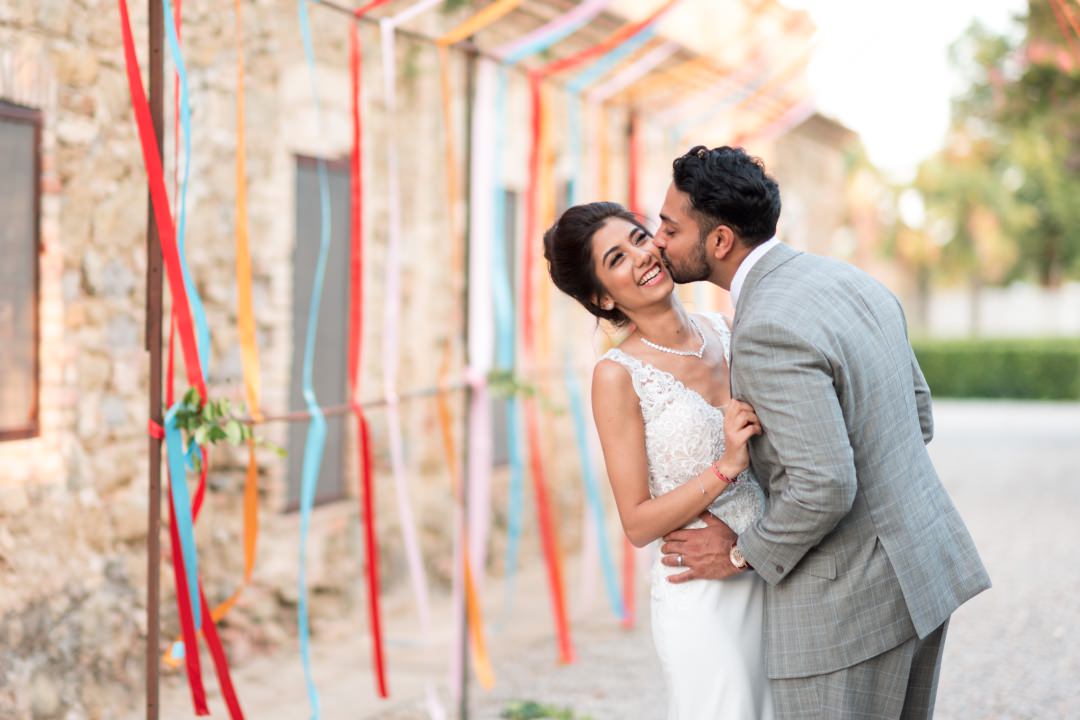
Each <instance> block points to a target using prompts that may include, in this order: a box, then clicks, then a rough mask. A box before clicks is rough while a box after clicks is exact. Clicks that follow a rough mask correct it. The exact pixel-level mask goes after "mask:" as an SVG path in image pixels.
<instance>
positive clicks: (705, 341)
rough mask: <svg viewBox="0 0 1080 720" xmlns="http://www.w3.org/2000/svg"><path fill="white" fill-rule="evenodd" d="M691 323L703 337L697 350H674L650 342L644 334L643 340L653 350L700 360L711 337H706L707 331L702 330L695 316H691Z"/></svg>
mask: <svg viewBox="0 0 1080 720" xmlns="http://www.w3.org/2000/svg"><path fill="white" fill-rule="evenodd" d="M690 325H691V326H693V328H694V330H695V331H696V332H697V334H698V336H699V337H700V338H701V347H700V348H698V349H697V350H673V349H672V348H669V347H664V346H663V345H657V344H656V343H654V342H649V340H647V339H646V338H645V336H644V335H642V336H641V342H643V343H645V344H646V345H648V346H649V347H651V348H652V349H653V350H659V351H660V352H666V353H671V354H672V355H682V356H683V357H696V358H697V359H698V360H700V359H701V358H702V357H704V356H705V348H706V347H708V346H709V339H708V338H707V337H705V333H703V332H701V328H699V327H698V324H697V322H695V321H694V318H690Z"/></svg>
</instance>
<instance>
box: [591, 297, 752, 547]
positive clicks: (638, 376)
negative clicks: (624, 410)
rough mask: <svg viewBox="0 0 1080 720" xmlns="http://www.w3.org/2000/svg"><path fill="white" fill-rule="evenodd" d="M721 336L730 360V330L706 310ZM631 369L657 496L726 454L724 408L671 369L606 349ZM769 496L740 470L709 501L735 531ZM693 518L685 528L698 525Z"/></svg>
mask: <svg viewBox="0 0 1080 720" xmlns="http://www.w3.org/2000/svg"><path fill="white" fill-rule="evenodd" d="M705 317H706V318H707V319H708V320H709V324H710V325H711V326H712V327H713V328H714V329H715V330H716V332H717V333H718V334H719V335H720V339H721V341H722V342H723V345H724V357H725V358H726V359H727V361H728V363H729V364H730V361H731V331H730V330H729V329H728V326H727V323H726V322H724V319H723V317H721V316H720V315H718V314H715V313H708V314H705ZM604 358H605V359H608V360H613V361H614V362H617V363H619V364H620V365H622V366H623V367H625V368H626V369H627V371H628V372H629V373H630V377H631V379H632V380H633V384H634V391H635V392H636V393H637V395H638V399H639V400H640V402H641V415H642V417H643V418H644V420H645V451H646V453H647V455H648V458H649V492H650V494H651V495H652V496H653V497H658V496H660V495H663V494H664V493H666V492H670V491H671V490H674V489H675V488H676V487H678V486H679V485H682V484H683V483H684V482H686V481H688V480H691V479H693V478H694V477H695V476H697V475H698V474H699V473H701V472H703V471H704V470H705V469H706V468H708V467H709V465H711V464H712V463H713V462H714V461H715V460H716V459H717V458H719V457H720V456H721V455H723V453H724V413H723V411H721V410H720V409H719V408H717V407H715V406H713V405H710V404H709V403H708V402H707V401H706V400H705V398H703V397H702V396H701V395H699V394H698V393H697V392H696V391H694V390H691V389H690V388H688V387H686V386H685V385H684V384H683V383H682V382H681V381H679V379H678V378H676V377H675V376H674V375H672V374H671V373H669V372H666V371H664V370H660V369H659V368H656V367H654V366H652V365H650V364H648V363H645V362H642V361H641V360H638V359H637V358H635V357H632V356H631V355H628V354H627V353H625V352H623V351H622V350H619V349H618V348H614V349H612V350H609V351H608V352H607V353H605V354H604ZM764 509H765V495H764V493H763V492H762V490H761V486H760V485H759V484H758V482H757V479H756V478H755V477H754V475H753V473H752V472H751V471H750V470H749V469H748V470H745V471H743V472H742V473H740V474H739V476H738V477H737V478H736V479H735V482H734V484H732V485H731V486H730V487H728V488H727V489H725V490H724V492H722V493H720V496H719V497H717V498H716V500H714V501H713V502H712V504H711V505H709V512H711V513H712V514H713V515H715V516H716V517H718V518H720V519H721V520H723V521H724V522H725V523H726V524H727V525H728V527H730V528H731V529H732V530H734V531H735V532H736V533H742V532H743V531H744V530H746V529H747V528H748V527H750V525H751V524H752V523H753V522H754V521H755V520H757V519H758V518H759V517H761V513H762V512H763V511H764ZM701 524H702V523H701V521H700V520H695V521H694V523H693V524H692V525H689V526H687V527H695V526H700V525H701Z"/></svg>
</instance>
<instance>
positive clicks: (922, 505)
mask: <svg viewBox="0 0 1080 720" xmlns="http://www.w3.org/2000/svg"><path fill="white" fill-rule="evenodd" d="M779 217H780V191H779V188H778V187H777V185H776V182H775V181H773V179H772V178H771V177H769V176H768V175H766V173H765V169H764V167H763V165H762V163H761V161H760V160H757V159H755V158H752V157H750V156H749V155H747V154H746V153H745V152H744V151H743V150H742V149H738V148H730V147H720V148H714V149H712V150H710V149H707V148H705V147H696V148H694V149H692V150H690V152H688V153H687V154H686V155H683V156H682V157H680V158H678V159H676V160H675V162H674V177H673V182H672V184H671V186H670V188H669V189H668V192H667V196H666V198H665V200H664V207H663V210H662V211H661V215H660V218H661V220H662V225H661V227H660V230H659V232H658V233H657V236H656V244H657V246H659V247H660V248H661V252H662V253H663V254H664V256H665V259H666V261H667V263H668V265H669V268H670V272H671V274H672V277H673V278H674V279H675V281H676V282H680V283H687V282H695V281H698V280H708V281H710V282H712V283H715V284H717V285H719V286H720V287H722V288H724V289H726V290H730V291H731V300H732V303H733V304H734V306H735V320H734V328H733V341H732V362H731V385H732V396H733V397H736V398H739V399H741V400H745V401H746V402H748V403H750V404H751V405H753V407H754V410H755V411H756V412H757V415H758V417H759V418H760V419H761V424H762V427H763V428H764V430H765V432H764V434H763V435H762V436H760V437H759V438H756V439H754V440H753V441H751V442H752V445H751V459H752V463H753V468H754V471H755V473H756V474H757V477H758V479H759V480H760V481H761V484H762V486H763V487H764V488H765V489H766V491H767V492H768V493H769V503H768V507H767V509H766V511H765V514H764V516H763V517H762V518H761V520H760V521H758V523H757V524H755V525H754V526H752V527H751V528H750V529H749V530H747V531H746V532H744V533H743V534H742V535H740V536H738V537H737V538H736V536H735V534H734V533H733V532H732V531H731V530H730V529H729V528H728V527H727V526H725V525H724V524H722V523H720V521H718V520H716V519H715V518H712V516H709V515H708V514H707V513H706V514H705V515H706V517H707V522H708V527H706V528H703V529H700V530H680V531H677V532H675V533H672V534H671V535H669V536H668V537H667V538H665V540H666V542H665V543H664V545H663V546H662V548H661V550H662V552H663V553H664V555H665V557H664V559H663V562H664V563H665V564H667V565H673V566H674V565H677V564H678V562H677V558H676V556H678V555H681V556H682V558H681V561H682V565H684V566H686V567H688V570H687V571H686V572H685V573H682V574H680V575H677V576H674V577H672V578H671V580H672V582H684V581H686V580H692V579H696V578H706V579H724V578H727V577H730V576H732V575H734V574H736V573H740V572H746V571H748V570H750V569H753V571H755V572H757V573H758V574H759V575H760V576H761V577H762V578H764V579H765V581H766V582H767V583H768V588H767V591H766V610H765V651H766V653H765V656H766V666H767V668H766V669H767V673H768V676H769V677H770V678H772V688H773V693H774V696H775V701H776V706H777V710H778V713H779V715H780V716H781V717H790V718H810V717H814V718H829V719H833V718H855V717H883V718H900V717H903V718H923V717H930V716H931V715H932V714H933V708H934V698H935V694H936V692H937V681H938V674H939V670H940V667H941V655H942V649H943V646H944V642H945V632H946V629H947V627H948V623H949V616H950V615H951V614H952V612H953V611H954V610H956V608H958V607H959V606H960V605H961V604H962V603H964V602H965V601H966V600H968V599H969V598H971V597H972V596H974V595H976V594H977V593H979V592H981V591H983V590H985V589H987V588H989V587H990V578H989V576H988V575H987V573H986V570H985V568H984V567H983V565H982V562H981V561H980V559H979V555H978V553H977V552H976V550H975V546H974V544H973V543H972V540H971V536H970V535H969V534H968V531H967V528H966V527H965V526H964V522H963V520H961V519H960V516H959V514H958V513H957V511H956V508H955V507H954V506H953V504H952V501H951V500H950V499H949V496H948V494H947V493H946V492H945V488H944V487H943V486H942V484H941V481H940V480H939V479H938V476H937V473H936V472H935V471H934V467H933V465H932V464H931V462H930V456H929V455H928V454H927V451H926V445H925V444H926V443H928V442H930V439H931V437H932V436H933V418H932V414H931V407H930V391H929V388H928V387H927V385H926V381H925V380H924V378H923V375H922V372H921V371H920V370H919V365H918V363H917V362H916V360H915V356H914V354H913V352H912V350H911V345H910V344H909V343H908V339H907V327H906V323H905V320H904V314H903V310H902V309H901V307H900V303H899V302H898V301H897V299H896V298H895V297H894V296H893V295H892V294H891V293H890V292H889V291H888V290H887V289H885V287H883V286H882V285H881V284H879V283H878V282H876V281H875V280H873V279H872V278H870V277H869V276H868V275H866V274H865V273H863V272H861V271H860V270H858V269H856V268H854V267H852V266H851V265H848V264H846V263H842V262H838V261H835V260H830V259H827V258H823V257H819V256H815V255H811V254H808V253H802V252H798V251H796V250H793V249H792V248H790V247H788V246H787V245H784V244H783V243H780V242H779V241H778V240H777V239H776V238H775V237H774V235H775V233H776V223H777V220H778V219H779Z"/></svg>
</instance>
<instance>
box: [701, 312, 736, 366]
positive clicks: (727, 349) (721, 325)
mask: <svg viewBox="0 0 1080 720" xmlns="http://www.w3.org/2000/svg"><path fill="white" fill-rule="evenodd" d="M701 315H702V317H704V318H705V319H706V320H708V321H709V324H710V325H712V326H713V329H715V330H716V332H717V334H719V335H720V342H722V343H723V344H724V360H726V361H727V363H728V365H730V364H731V328H729V327H728V324H727V320H725V319H724V316H723V315H722V314H721V313H718V312H706V313H701Z"/></svg>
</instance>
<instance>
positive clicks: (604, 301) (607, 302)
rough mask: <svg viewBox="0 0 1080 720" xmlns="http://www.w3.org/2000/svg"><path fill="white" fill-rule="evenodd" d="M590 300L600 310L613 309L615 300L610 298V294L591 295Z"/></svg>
mask: <svg viewBox="0 0 1080 720" xmlns="http://www.w3.org/2000/svg"><path fill="white" fill-rule="evenodd" d="M592 301H593V305H595V306H596V307H598V308H600V309H601V310H614V309H615V301H614V300H612V299H611V296H610V295H606V294H605V295H593V297H592Z"/></svg>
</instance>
